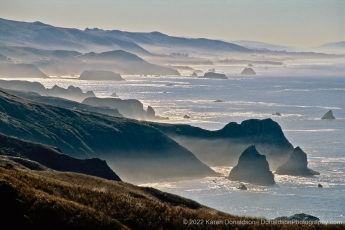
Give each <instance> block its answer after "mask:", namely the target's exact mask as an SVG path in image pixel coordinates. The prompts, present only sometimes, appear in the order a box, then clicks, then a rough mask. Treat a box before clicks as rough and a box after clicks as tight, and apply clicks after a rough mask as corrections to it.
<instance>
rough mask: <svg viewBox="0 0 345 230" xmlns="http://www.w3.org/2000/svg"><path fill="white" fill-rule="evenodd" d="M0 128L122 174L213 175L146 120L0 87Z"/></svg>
mask: <svg viewBox="0 0 345 230" xmlns="http://www.w3.org/2000/svg"><path fill="white" fill-rule="evenodd" d="M0 105H1V106H0V133H2V134H4V135H7V136H15V137H17V138H20V139H24V140H26V141H34V142H38V143H41V144H45V145H50V146H56V147H58V148H59V149H61V151H62V152H63V153H65V154H68V155H69V156H71V157H75V158H79V159H83V158H84V159H85V158H100V159H104V160H106V161H107V163H108V165H109V166H110V167H111V168H112V169H113V170H114V171H116V173H117V174H118V175H119V176H120V177H121V179H122V180H125V181H130V182H146V181H148V182H149V181H153V180H158V179H164V178H176V177H204V176H212V175H216V173H215V172H214V171H213V170H212V169H211V168H209V167H208V166H207V165H205V164H204V163H202V162H201V161H200V160H199V159H198V158H196V157H195V156H194V155H193V153H192V152H190V151H189V150H187V149H186V148H184V147H182V146H181V145H179V144H178V143H176V142H175V141H174V140H172V139H170V138H169V137H168V136H166V135H165V134H164V133H162V132H161V131H159V130H157V129H156V128H154V127H152V126H150V125H148V122H141V121H136V120H133V119H126V118H118V117H112V116H107V115H103V114H99V113H90V112H85V111H80V110H73V109H66V108H62V107H57V106H52V105H47V104H43V103H38V102H34V101H30V100H27V99H24V98H20V97H17V96H13V95H11V94H8V93H6V92H3V91H1V90H0Z"/></svg>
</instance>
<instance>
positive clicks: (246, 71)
mask: <svg viewBox="0 0 345 230" xmlns="http://www.w3.org/2000/svg"><path fill="white" fill-rule="evenodd" d="M241 74H243V75H256V73H255V71H254V70H253V69H252V68H245V69H244V70H243V71H242V72H241Z"/></svg>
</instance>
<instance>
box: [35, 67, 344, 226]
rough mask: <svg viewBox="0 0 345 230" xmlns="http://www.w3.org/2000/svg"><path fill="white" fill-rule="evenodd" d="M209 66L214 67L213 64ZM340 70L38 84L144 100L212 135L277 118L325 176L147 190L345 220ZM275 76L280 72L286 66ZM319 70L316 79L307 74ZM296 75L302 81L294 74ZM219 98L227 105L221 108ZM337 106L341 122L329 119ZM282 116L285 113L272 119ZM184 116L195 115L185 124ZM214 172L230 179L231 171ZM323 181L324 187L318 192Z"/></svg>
mask: <svg viewBox="0 0 345 230" xmlns="http://www.w3.org/2000/svg"><path fill="white" fill-rule="evenodd" d="M198 68H200V67H198ZM203 68H204V69H208V66H205V67H203ZM242 68H243V67H242ZM277 68H278V67H277ZM280 68H283V67H280ZM287 68H289V67H287ZM335 68H336V71H337V73H338V74H334V72H335V71H334V70H332V68H330V66H329V65H326V67H323V64H322V63H321V64H320V65H317V67H316V70H315V69H314V70H310V71H309V72H308V69H309V67H305V66H304V67H303V68H302V67H295V68H293V69H294V71H292V70H291V71H290V70H288V71H286V72H285V75H288V74H289V73H291V75H290V76H282V75H281V74H279V73H277V74H276V75H274V74H273V75H272V74H265V73H267V72H262V73H261V74H259V75H257V76H252V77H246V76H240V75H234V74H232V75H231V73H232V72H233V71H235V70H234V69H233V67H231V68H230V67H226V66H223V67H218V69H219V70H220V71H222V72H225V73H227V74H228V73H230V76H229V75H228V76H229V78H230V79H229V80H209V79H197V78H195V77H169V76H161V77H155V76H148V77H140V76H123V77H124V78H125V79H126V81H125V82H109V81H104V82H102V81H83V80H73V79H32V81H39V82H41V83H42V84H43V85H44V86H45V87H49V88H51V87H52V86H53V85H55V84H56V85H58V86H61V87H64V88H67V87H68V86H69V85H74V86H78V87H80V88H81V89H82V90H83V91H84V92H86V91H89V90H92V91H93V92H94V93H95V94H96V95H97V96H98V97H108V96H110V95H111V94H112V93H116V94H117V95H119V97H120V98H122V99H138V100H140V101H141V102H143V104H144V105H145V106H147V105H151V106H152V107H153V108H154V110H155V111H156V114H157V115H159V116H163V117H169V118H170V120H168V121H164V122H170V123H186V124H192V125H194V126H199V127H202V128H206V129H212V130H215V129H220V128H222V127H223V126H224V125H225V124H227V123H228V122H231V121H235V122H238V123H240V122H242V121H243V120H246V119H252V118H256V119H265V118H272V119H273V120H275V121H277V122H278V123H279V125H280V126H281V127H282V129H283V131H284V134H285V136H286V137H287V139H288V140H289V141H290V142H291V143H292V144H293V145H294V147H296V146H300V147H301V148H302V149H303V150H304V151H305V152H306V153H307V154H308V161H309V167H310V168H311V169H313V170H315V171H318V172H320V173H321V175H320V176H314V177H294V176H280V175H275V180H276V182H277V185H275V186H272V187H262V186H256V185H250V184H248V185H247V187H248V190H247V191H240V190H237V189H236V187H237V186H238V182H233V181H229V180H227V179H225V178H224V177H217V178H216V177H209V178H202V179H195V180H188V181H186V180H185V181H178V182H159V183H150V184H145V186H152V187H155V188H158V189H160V190H163V191H167V192H171V193H175V194H178V195H181V196H184V197H187V198H192V199H194V200H196V201H198V202H200V203H202V204H205V205H207V206H210V207H213V208H216V209H218V210H221V211H225V212H228V213H231V214H238V215H253V216H264V217H267V218H275V217H277V216H282V215H292V214H295V213H301V212H304V213H308V214H311V215H315V216H317V217H319V218H320V219H321V220H322V221H344V222H345V142H344V140H345V71H343V70H344V69H342V68H341V67H339V66H338V65H335ZM216 69H217V67H216ZM299 69H301V71H300V72H298V71H299ZM339 69H341V71H339ZM265 71H269V70H265ZM274 71H275V72H278V69H275V70H274ZM296 71H297V72H296ZM315 71H316V72H317V74H316V76H314V77H312V76H310V74H309V75H303V73H306V72H308V73H314V72H315ZM332 71H333V72H332ZM257 72H258V73H260V71H257ZM293 72H295V74H299V76H298V77H296V76H294V74H292V73H293ZM300 73H302V74H300ZM328 73H330V74H328ZM215 100H224V101H225V102H219V103H216V102H214V101H215ZM330 109H331V110H332V111H333V114H334V116H335V117H336V119H335V120H321V119H320V118H321V117H322V116H323V115H324V114H325V113H326V112H327V111H328V110H330ZM276 112H279V113H281V114H282V116H275V115H272V113H276ZM184 115H188V116H190V117H191V118H190V119H184V118H183V116H184ZM213 169H214V170H216V171H218V172H221V173H223V175H224V176H227V175H228V174H229V171H230V170H231V167H213ZM115 171H116V169H115ZM318 183H321V184H322V185H323V186H324V188H322V189H319V188H317V184H318Z"/></svg>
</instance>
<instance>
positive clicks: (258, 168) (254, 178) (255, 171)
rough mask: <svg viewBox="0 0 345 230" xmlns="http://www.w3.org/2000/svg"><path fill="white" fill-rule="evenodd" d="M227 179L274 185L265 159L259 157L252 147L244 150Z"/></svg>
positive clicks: (262, 156)
mask: <svg viewBox="0 0 345 230" xmlns="http://www.w3.org/2000/svg"><path fill="white" fill-rule="evenodd" d="M228 178H229V179H230V180H237V181H246V182H249V183H253V184H259V185H273V184H275V181H274V175H273V173H272V172H271V171H270V168H269V165H268V162H267V160H266V157H265V156H264V155H261V154H260V153H259V152H258V151H257V150H256V148H255V146H254V145H252V146H250V147H248V148H247V149H246V150H244V152H243V153H242V154H241V156H240V158H239V160H238V164H237V165H236V166H235V167H234V168H233V169H232V170H231V171H230V174H229V177H228Z"/></svg>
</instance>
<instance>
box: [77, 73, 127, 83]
mask: <svg viewBox="0 0 345 230" xmlns="http://www.w3.org/2000/svg"><path fill="white" fill-rule="evenodd" d="M79 80H96V81H125V79H123V78H122V77H121V75H120V74H118V73H114V72H112V71H105V70H85V71H84V72H82V74H81V75H80V77H79Z"/></svg>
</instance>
